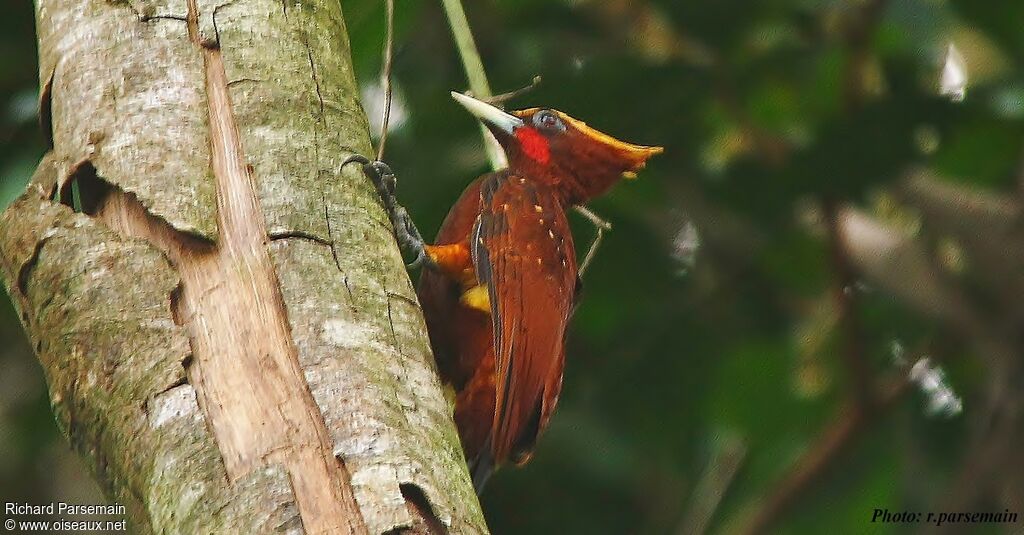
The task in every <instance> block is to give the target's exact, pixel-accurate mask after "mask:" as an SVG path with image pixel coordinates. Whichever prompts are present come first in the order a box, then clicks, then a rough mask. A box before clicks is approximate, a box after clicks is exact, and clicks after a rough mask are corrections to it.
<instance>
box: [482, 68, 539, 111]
mask: <svg viewBox="0 0 1024 535" xmlns="http://www.w3.org/2000/svg"><path fill="white" fill-rule="evenodd" d="M540 82H541V78H540V75H539V74H538V75H535V76H534V77H533V80H530V83H529V84H527V85H525V86H523V87H520V88H519V89H514V90H512V91H509V92H507V93H502V94H500V95H494V96H493V97H488V98H484V99H480V100H483V101H484V102H486V103H488V104H491V105H493V106H498V107H504V106H505V103H506V102H508V101H510V100H512V99H514V98H516V97H518V96H519V95H522V94H524V93H528V92H530V91H533V90H534V89H536V87H537V86H538V85H540Z"/></svg>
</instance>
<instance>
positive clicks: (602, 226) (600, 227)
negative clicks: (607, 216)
mask: <svg viewBox="0 0 1024 535" xmlns="http://www.w3.org/2000/svg"><path fill="white" fill-rule="evenodd" d="M573 209H574V210H576V213H578V214H580V215H582V216H583V217H585V218H587V219H588V220H589V221H590V222H591V223H592V224H593V225H594V230H596V231H597V235H595V236H594V241H592V242H590V248H589V249H588V250H587V254H586V256H584V257H583V262H582V263H581V264H580V269H579V276H580V277H582V276H583V274H584V273H586V271H587V268H588V267H590V262H591V261H593V260H594V255H595V254H597V248H598V246H600V245H601V240H603V239H604V232H605V231H606V230H611V229H612V224H611V223H609V222H608V221H605V220H604V219H602V218H601V217H600V216H599V215H597V214H595V213H594V212H592V211H590V209H589V208H587V207H586V206H583V205H576V206H573Z"/></svg>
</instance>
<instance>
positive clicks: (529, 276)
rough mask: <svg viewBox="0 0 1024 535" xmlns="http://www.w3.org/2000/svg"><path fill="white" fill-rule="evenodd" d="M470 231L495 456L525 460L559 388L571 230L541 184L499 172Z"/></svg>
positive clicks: (572, 280)
mask: <svg viewBox="0 0 1024 535" xmlns="http://www.w3.org/2000/svg"><path fill="white" fill-rule="evenodd" d="M481 201H482V210H481V213H480V216H479V218H478V219H477V222H476V225H475V226H474V228H473V233H472V240H473V242H472V246H471V250H472V252H473V263H474V268H475V270H476V275H477V280H478V281H479V282H480V283H481V284H486V285H487V288H488V294H489V296H490V300H491V317H492V322H493V329H494V348H495V361H496V362H495V375H496V377H495V379H496V380H495V388H496V397H495V415H494V425H493V428H492V431H491V439H492V440H491V442H492V446H493V448H494V457H495V460H496V461H497V462H502V461H504V460H506V459H509V458H512V460H513V461H520V460H525V459H526V458H527V457H528V455H529V450H531V449H532V447H533V444H534V442H535V440H536V436H537V434H538V433H539V432H540V430H542V429H543V427H544V426H545V425H546V423H547V420H548V418H549V417H550V414H551V410H552V409H553V405H554V400H555V399H556V398H557V396H558V391H559V389H560V387H561V378H562V368H563V364H564V338H565V329H566V327H567V325H568V321H569V316H570V314H571V310H572V307H573V300H574V294H575V287H576V281H577V268H576V258H575V252H574V250H573V243H572V234H571V233H570V230H569V224H568V221H567V219H566V216H565V210H564V208H563V207H562V206H561V204H560V202H559V200H558V198H557V196H555V195H554V194H553V192H551V191H550V190H548V189H547V187H546V186H543V185H540V184H535V183H533V182H531V181H530V180H526V179H523V178H521V177H517V176H515V175H511V174H496V175H493V176H492V177H490V178H489V179H488V180H487V181H485V183H484V184H483V185H482V186H481Z"/></svg>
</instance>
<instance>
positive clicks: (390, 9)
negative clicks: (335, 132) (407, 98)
mask: <svg viewBox="0 0 1024 535" xmlns="http://www.w3.org/2000/svg"><path fill="white" fill-rule="evenodd" d="M384 12H385V25H386V27H387V30H386V31H387V37H386V38H385V41H384V60H383V66H382V67H381V70H380V78H381V85H383V86H384V116H383V117H382V118H381V121H380V142H379V143H378V144H377V160H378V161H380V160H383V159H384V145H385V144H387V141H388V123H389V122H390V121H391V99H392V89H391V61H392V58H393V57H394V48H395V0H384Z"/></svg>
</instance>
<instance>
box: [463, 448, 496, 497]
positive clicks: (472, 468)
mask: <svg viewBox="0 0 1024 535" xmlns="http://www.w3.org/2000/svg"><path fill="white" fill-rule="evenodd" d="M488 442H489V441H488ZM493 473H494V457H493V456H492V455H491V448H490V444H488V445H487V447H485V448H484V449H483V450H481V451H480V453H479V454H477V456H476V457H475V458H474V459H473V460H471V461H470V462H469V474H470V475H471V476H472V477H473V488H474V489H475V490H476V495H477V496H480V495H481V494H483V492H484V485H486V484H487V480H488V479H490V478H491V474H493Z"/></svg>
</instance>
